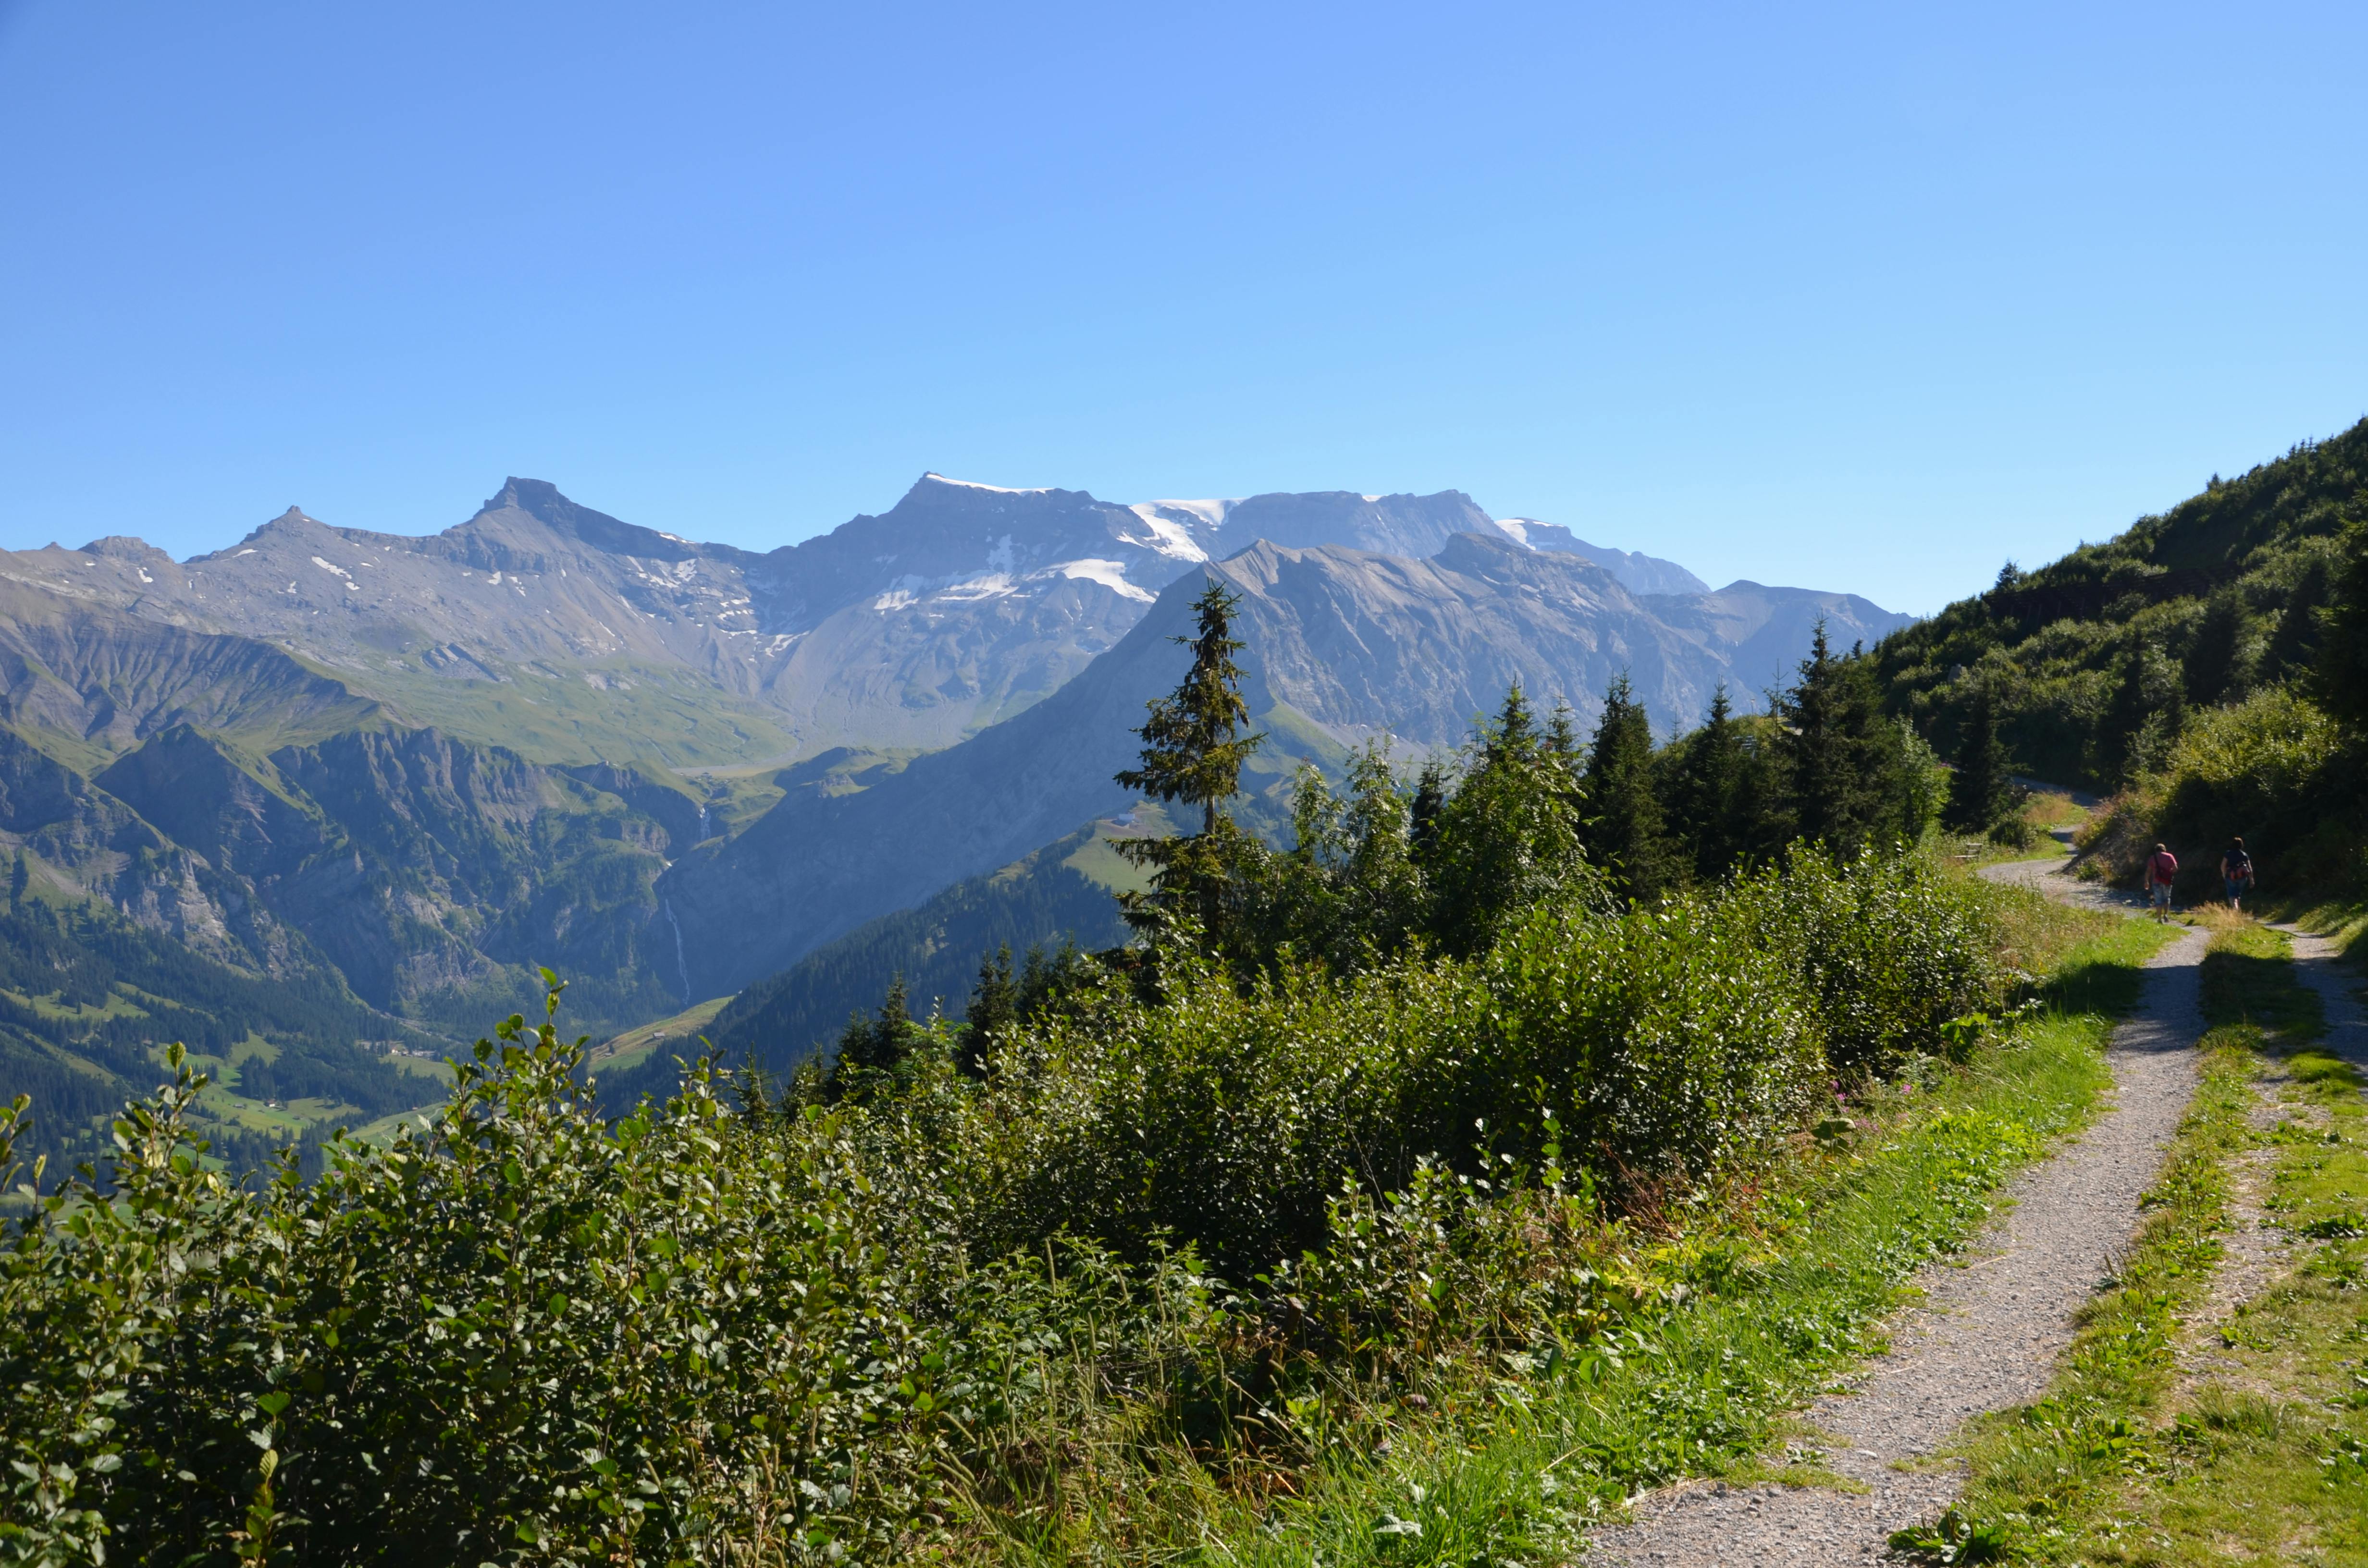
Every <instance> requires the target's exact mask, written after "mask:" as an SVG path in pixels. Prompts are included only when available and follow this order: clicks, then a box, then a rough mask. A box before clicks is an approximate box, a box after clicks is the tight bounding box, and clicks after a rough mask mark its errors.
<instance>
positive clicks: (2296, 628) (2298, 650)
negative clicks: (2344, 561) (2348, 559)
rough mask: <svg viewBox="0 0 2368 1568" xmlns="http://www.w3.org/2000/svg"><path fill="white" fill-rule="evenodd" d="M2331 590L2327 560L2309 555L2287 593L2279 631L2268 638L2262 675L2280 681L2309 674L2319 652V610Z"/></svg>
mask: <svg viewBox="0 0 2368 1568" xmlns="http://www.w3.org/2000/svg"><path fill="white" fill-rule="evenodd" d="M2332 587H2333V583H2332V574H2330V573H2329V572H2328V569H2327V558H2326V557H2325V556H2321V555H2314V556H2312V557H2311V558H2310V563H2309V564H2308V565H2306V566H2305V567H2304V568H2303V574H2302V576H2301V577H2300V578H2299V579H2297V580H2296V581H2295V583H2294V587H2293V588H2292V590H2290V591H2289V592H2288V593H2287V595H2286V602H2285V608H2284V609H2283V611H2281V612H2280V613H2279V616H2278V629H2277V631H2274V632H2272V633H2271V635H2270V645H2269V648H2268V651H2267V652H2266V653H2264V654H2263V656H2262V674H2263V675H2264V676H2266V677H2267V678H2269V679H2271V680H2283V679H2284V678H2286V677H2288V676H2292V675H2294V674H2295V673H2297V672H2301V673H2305V674H2306V673H2307V672H2308V671H2309V669H2310V666H2311V663H2312V660H2313V658H2314V656H2315V655H2316V654H2317V652H2318V635H2319V611H2320V609H2321V608H2323V607H2324V606H2325V605H2326V604H2327V601H2328V594H2329V593H2330V591H2331V590H2332Z"/></svg>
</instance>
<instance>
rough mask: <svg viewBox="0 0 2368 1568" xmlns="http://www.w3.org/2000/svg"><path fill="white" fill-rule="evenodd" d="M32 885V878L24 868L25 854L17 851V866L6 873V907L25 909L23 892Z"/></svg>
mask: <svg viewBox="0 0 2368 1568" xmlns="http://www.w3.org/2000/svg"><path fill="white" fill-rule="evenodd" d="M31 884H32V876H31V873H30V872H28V870H27V869H26V868H25V852H24V851H23V850H21V849H19V850H17V864H16V865H15V866H14V867H12V868H10V869H9V872H8V907H9V908H10V909H22V908H24V907H25V890H26V888H28V886H30V885H31Z"/></svg>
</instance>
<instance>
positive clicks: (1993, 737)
mask: <svg viewBox="0 0 2368 1568" xmlns="http://www.w3.org/2000/svg"><path fill="white" fill-rule="evenodd" d="M1954 761H1955V763H1956V772H1955V773H1954V774H1953V775H1952V776H1951V778H1950V779H1949V806H1948V811H1947V813H1946V815H1945V817H1944V819H1943V820H1945V821H1946V822H1947V823H1948V824H1949V825H1950V826H1951V827H1952V828H1954V829H1956V830H1957V831H1958V832H1960V833H1987V832H1988V831H1989V830H1990V824H1993V823H1995V822H1997V821H1998V819H1999V818H2000V817H2001V816H2004V815H2005V814H2006V812H2007V808H2008V807H2009V804H2011V802H2012V800H2013V790H2014V782H2013V779H2012V778H2011V777H2010V776H2009V767H2008V763H2007V758H2006V747H2005V746H2004V745H2002V744H2000V743H1999V741H1998V707H1997V704H1996V703H1995V702H1994V701H1993V700H1992V699H1991V696H1990V687H1989V682H1987V681H1986V680H1984V681H1976V682H1975V686H1974V699H1973V702H1972V704H1971V705H1970V706H1968V707H1967V709H1966V710H1965V729H1964V735H1963V737H1962V738H1960V739H1959V741H1958V742H1957V755H1956V756H1955V758H1954Z"/></svg>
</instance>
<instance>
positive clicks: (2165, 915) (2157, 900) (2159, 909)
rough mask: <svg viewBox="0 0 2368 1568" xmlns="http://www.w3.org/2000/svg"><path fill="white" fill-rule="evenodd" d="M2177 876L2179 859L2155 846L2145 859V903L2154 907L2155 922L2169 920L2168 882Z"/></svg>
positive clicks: (2166, 850)
mask: <svg viewBox="0 0 2368 1568" xmlns="http://www.w3.org/2000/svg"><path fill="white" fill-rule="evenodd" d="M2177 875H2179V857H2178V856H2176V855H2173V854H2172V853H2171V852H2170V851H2169V850H2168V849H2166V848H2164V847H2163V846H2161V845H2159V844H2157V845H2156V846H2154V853H2153V854H2151V855H2149V856H2147V857H2146V902H2147V903H2151V904H2153V905H2154V917H2155V918H2156V919H2157V920H2168V919H2169V918H2170V881H2171V879H2172V878H2173V877H2176V876H2177Z"/></svg>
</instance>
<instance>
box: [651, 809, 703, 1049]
mask: <svg viewBox="0 0 2368 1568" xmlns="http://www.w3.org/2000/svg"><path fill="white" fill-rule="evenodd" d="M699 814H700V817H702V818H704V817H705V816H706V815H707V812H705V811H704V810H702V811H701V812H700V813H699ZM658 907H659V908H660V909H663V910H665V911H666V924H667V925H669V926H673V927H674V966H675V968H677V969H678V970H680V971H682V1005H683V1006H686V1007H688V1006H690V960H689V958H688V957H686V956H685V955H684V953H683V950H682V922H681V921H679V920H677V919H676V918H675V917H674V901H673V900H672V899H660V900H659V901H658Z"/></svg>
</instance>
